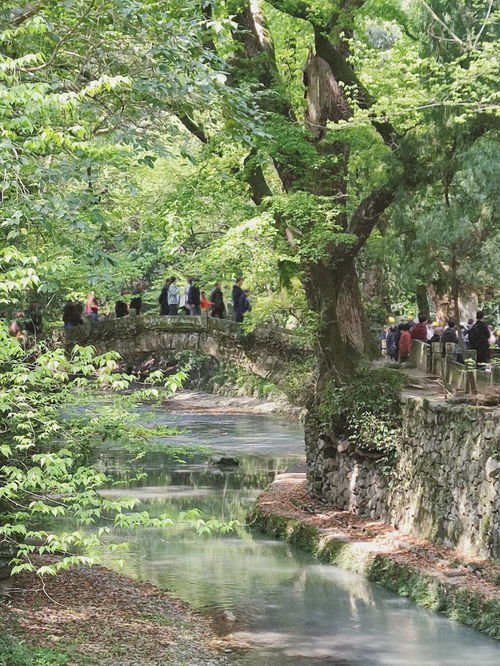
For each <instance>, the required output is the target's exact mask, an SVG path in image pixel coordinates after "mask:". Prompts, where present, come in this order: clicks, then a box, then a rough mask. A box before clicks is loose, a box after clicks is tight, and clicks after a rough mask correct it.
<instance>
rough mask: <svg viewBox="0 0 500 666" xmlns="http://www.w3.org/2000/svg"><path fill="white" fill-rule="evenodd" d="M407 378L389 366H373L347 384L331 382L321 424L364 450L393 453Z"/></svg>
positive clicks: (321, 409)
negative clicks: (402, 388) (403, 389)
mask: <svg viewBox="0 0 500 666" xmlns="http://www.w3.org/2000/svg"><path fill="white" fill-rule="evenodd" d="M405 381H406V379H405V378H404V377H403V376H401V375H400V374H399V373H396V372H394V371H393V370H390V369H388V368H376V369H372V368H370V369H362V370H359V371H358V373H357V375H356V376H355V377H354V378H353V379H352V381H351V382H349V383H348V384H345V385H344V386H338V385H336V384H334V383H333V382H332V383H330V384H329V386H328V387H327V388H326V390H325V391H324V393H323V395H322V399H321V403H320V405H319V407H318V417H319V420H320V423H321V426H322V427H323V428H324V429H325V430H327V431H333V432H334V433H335V435H336V436H337V437H339V438H343V439H346V440H347V441H348V442H349V443H350V444H351V445H353V446H355V447H356V448H357V449H359V450H361V451H366V452H379V453H393V452H394V451H395V450H396V449H397V447H398V444H399V442H400V438H401V402H400V393H401V387H402V385H403V384H404V383H405Z"/></svg>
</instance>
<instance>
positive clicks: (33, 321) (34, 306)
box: [26, 301, 43, 335]
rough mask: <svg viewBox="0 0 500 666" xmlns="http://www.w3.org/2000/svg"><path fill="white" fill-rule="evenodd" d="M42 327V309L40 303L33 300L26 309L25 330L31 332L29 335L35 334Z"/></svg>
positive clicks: (39, 331) (40, 330)
mask: <svg viewBox="0 0 500 666" xmlns="http://www.w3.org/2000/svg"><path fill="white" fill-rule="evenodd" d="M42 328H43V319H42V309H41V307H40V303H39V302H38V301H34V302H33V303H31V305H30V306H29V308H28V309H27V310H26V330H27V331H28V333H31V335H37V334H38V333H41V332H42Z"/></svg>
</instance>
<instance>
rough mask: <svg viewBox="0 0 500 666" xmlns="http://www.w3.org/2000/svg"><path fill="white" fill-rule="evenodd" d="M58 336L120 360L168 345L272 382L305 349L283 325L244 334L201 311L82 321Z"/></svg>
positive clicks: (305, 352) (307, 351)
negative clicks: (113, 355)
mask: <svg viewBox="0 0 500 666" xmlns="http://www.w3.org/2000/svg"><path fill="white" fill-rule="evenodd" d="M59 339H60V341H61V342H62V343H63V344H64V345H65V346H66V347H67V348H72V347H73V346H74V345H75V344H79V345H93V346H94V347H95V348H96V350H97V352H98V353H103V352H106V351H110V350H115V351H117V352H118V353H119V354H120V355H121V357H122V358H125V359H130V358H135V357H137V356H138V355H143V354H147V353H154V352H165V351H168V350H172V351H183V350H189V351H195V352H199V353H201V354H208V355H210V356H214V357H216V358H219V359H221V360H224V361H229V362H233V363H236V364H237V365H239V366H241V367H243V368H245V369H247V370H249V371H250V372H253V373H254V374H256V375H258V376H260V377H264V378H266V379H270V380H272V381H274V382H276V383H277V382H279V379H280V378H281V377H283V376H284V375H285V374H286V371H287V362H289V361H291V360H296V359H297V358H300V359H303V358H304V356H307V355H309V354H310V353H311V349H309V348H307V346H306V344H305V341H304V338H302V337H301V336H299V335H297V334H293V333H292V332H290V331H287V330H286V329H280V328H274V327H258V328H256V329H255V330H254V331H252V332H251V333H249V334H246V333H245V332H244V331H243V329H242V326H241V324H238V323H237V322H234V321H231V320H228V319H216V318H212V317H209V316H208V315H207V314H206V313H204V314H202V315H199V316H189V317H188V316H175V317H169V316H160V315H142V316H135V315H129V316H127V317H121V318H119V319H100V320H99V321H97V322H93V321H91V320H87V321H85V324H84V325H83V326H75V327H74V328H70V329H62V330H61V332H60V336H59Z"/></svg>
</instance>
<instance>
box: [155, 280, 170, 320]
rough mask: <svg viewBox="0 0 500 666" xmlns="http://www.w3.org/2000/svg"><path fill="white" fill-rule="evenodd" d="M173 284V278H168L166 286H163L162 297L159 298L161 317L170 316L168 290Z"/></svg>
mask: <svg viewBox="0 0 500 666" xmlns="http://www.w3.org/2000/svg"><path fill="white" fill-rule="evenodd" d="M171 283H172V278H167V279H166V280H165V284H164V285H163V287H162V290H161V293H160V296H159V298H158V303H159V304H160V314H161V315H168V314H169V307H168V290H169V289H170V284H171Z"/></svg>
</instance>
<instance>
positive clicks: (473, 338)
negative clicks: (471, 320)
mask: <svg viewBox="0 0 500 666" xmlns="http://www.w3.org/2000/svg"><path fill="white" fill-rule="evenodd" d="M468 337H469V347H470V349H475V350H476V354H477V357H476V358H477V362H478V363H482V364H484V363H489V362H490V358H491V353H490V345H489V338H490V331H489V329H488V326H487V324H486V322H485V321H484V313H483V312H482V311H481V310H479V312H478V313H477V314H476V323H475V324H474V326H473V327H472V328H471V329H470V331H469V336H468Z"/></svg>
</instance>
